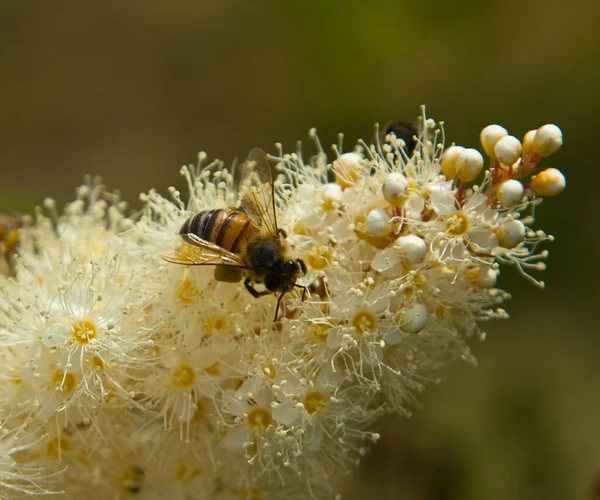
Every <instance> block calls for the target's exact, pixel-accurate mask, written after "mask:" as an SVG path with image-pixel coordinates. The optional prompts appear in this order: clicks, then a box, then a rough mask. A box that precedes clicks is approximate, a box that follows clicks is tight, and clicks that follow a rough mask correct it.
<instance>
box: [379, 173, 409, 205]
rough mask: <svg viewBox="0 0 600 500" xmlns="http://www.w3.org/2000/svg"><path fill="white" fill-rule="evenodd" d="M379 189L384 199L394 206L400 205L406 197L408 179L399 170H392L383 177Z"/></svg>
mask: <svg viewBox="0 0 600 500" xmlns="http://www.w3.org/2000/svg"><path fill="white" fill-rule="evenodd" d="M381 190H382V192H383V197H384V198H385V201H387V202H388V203H389V204H390V205H392V206H394V207H401V206H402V205H403V204H404V202H405V201H406V199H407V192H408V181H407V180H406V177H404V175H402V174H401V173H400V172H394V173H391V174H388V176H387V177H386V178H385V181H383V186H382V188H381Z"/></svg>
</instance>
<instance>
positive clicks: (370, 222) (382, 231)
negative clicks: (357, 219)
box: [366, 208, 392, 236]
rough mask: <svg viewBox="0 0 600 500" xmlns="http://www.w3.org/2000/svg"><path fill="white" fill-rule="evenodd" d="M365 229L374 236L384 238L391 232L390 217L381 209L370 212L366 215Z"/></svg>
mask: <svg viewBox="0 0 600 500" xmlns="http://www.w3.org/2000/svg"><path fill="white" fill-rule="evenodd" d="M366 227H367V231H368V232H369V233H371V234H372V235H374V236H386V235H388V234H390V233H391V231H392V224H391V216H390V214H388V213H387V212H386V211H385V210H384V209H383V208H376V209H374V210H371V211H370V212H369V214H368V215H367V223H366Z"/></svg>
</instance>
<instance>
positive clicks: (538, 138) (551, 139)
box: [532, 124, 563, 156]
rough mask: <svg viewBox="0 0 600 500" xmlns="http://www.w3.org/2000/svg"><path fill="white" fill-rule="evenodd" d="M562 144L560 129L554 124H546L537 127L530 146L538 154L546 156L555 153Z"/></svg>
mask: <svg viewBox="0 0 600 500" xmlns="http://www.w3.org/2000/svg"><path fill="white" fill-rule="evenodd" d="M562 144H563V136H562V130H561V129H560V128H558V127H557V126H556V125H552V124H548V125H544V126H542V127H540V128H538V129H537V131H536V133H535V137H534V138H533V144H532V147H533V150H534V151H535V152H536V153H538V154H539V155H540V156H548V155H551V154H553V153H556V152H557V151H558V150H559V149H560V148H561V147H562Z"/></svg>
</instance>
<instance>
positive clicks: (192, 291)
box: [177, 278, 200, 305]
mask: <svg viewBox="0 0 600 500" xmlns="http://www.w3.org/2000/svg"><path fill="white" fill-rule="evenodd" d="M199 296H200V290H198V288H197V287H196V285H194V284H193V283H192V282H191V281H190V280H189V279H187V278H186V279H184V280H183V281H182V282H181V283H180V285H179V286H178V287H177V297H178V298H179V301H180V302H181V303H182V304H185V305H189V304H191V303H192V302H193V301H194V299H195V298H196V297H199Z"/></svg>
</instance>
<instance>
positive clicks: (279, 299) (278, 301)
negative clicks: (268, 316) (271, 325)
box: [273, 290, 286, 322]
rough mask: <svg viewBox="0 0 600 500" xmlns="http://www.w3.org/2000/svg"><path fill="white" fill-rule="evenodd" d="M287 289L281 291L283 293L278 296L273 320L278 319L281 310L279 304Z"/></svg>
mask: <svg viewBox="0 0 600 500" xmlns="http://www.w3.org/2000/svg"><path fill="white" fill-rule="evenodd" d="M285 292H286V291H285V290H284V291H283V292H281V295H280V296H279V297H277V306H276V307H275V316H273V322H275V321H277V313H278V312H279V304H280V303H281V299H283V296H284V295H285Z"/></svg>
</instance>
